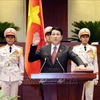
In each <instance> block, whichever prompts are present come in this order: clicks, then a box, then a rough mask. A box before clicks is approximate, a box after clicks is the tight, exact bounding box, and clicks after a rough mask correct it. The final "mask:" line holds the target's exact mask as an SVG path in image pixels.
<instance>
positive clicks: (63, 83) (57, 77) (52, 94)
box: [31, 72, 96, 100]
mask: <svg viewBox="0 0 100 100" xmlns="http://www.w3.org/2000/svg"><path fill="white" fill-rule="evenodd" d="M94 78H96V74H94V73H85V72H84V73H39V74H32V75H31V79H32V80H33V82H34V84H40V83H41V84H42V88H43V96H44V100H81V96H82V90H83V84H84V82H86V81H89V80H93V79H94Z"/></svg>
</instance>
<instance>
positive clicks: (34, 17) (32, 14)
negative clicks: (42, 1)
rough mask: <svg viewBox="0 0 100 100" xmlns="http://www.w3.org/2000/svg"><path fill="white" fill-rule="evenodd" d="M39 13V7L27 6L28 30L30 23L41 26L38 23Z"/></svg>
mask: <svg viewBox="0 0 100 100" xmlns="http://www.w3.org/2000/svg"><path fill="white" fill-rule="evenodd" d="M39 12H40V7H39V6H35V7H33V6H32V5H31V4H29V12H28V29H29V27H30V25H31V23H32V22H33V23H36V24H39V25H40V24H41V23H40V18H39V16H38V14H39Z"/></svg>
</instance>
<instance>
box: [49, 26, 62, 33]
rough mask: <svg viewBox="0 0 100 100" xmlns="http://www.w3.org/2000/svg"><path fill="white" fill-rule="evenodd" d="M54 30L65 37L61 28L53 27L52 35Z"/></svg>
mask: <svg viewBox="0 0 100 100" xmlns="http://www.w3.org/2000/svg"><path fill="white" fill-rule="evenodd" d="M53 30H57V31H60V33H61V35H63V30H62V29H61V28H60V27H53V28H52V29H51V31H50V35H51V33H52V31H53Z"/></svg>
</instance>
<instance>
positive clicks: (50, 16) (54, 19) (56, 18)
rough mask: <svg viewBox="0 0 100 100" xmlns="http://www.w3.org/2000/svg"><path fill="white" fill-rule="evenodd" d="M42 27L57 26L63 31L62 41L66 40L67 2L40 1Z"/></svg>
mask: <svg viewBox="0 0 100 100" xmlns="http://www.w3.org/2000/svg"><path fill="white" fill-rule="evenodd" d="M42 4H43V16H44V26H45V27H46V26H58V27H61V28H62V30H63V31H64V37H63V40H67V39H68V33H67V31H68V25H67V24H68V10H67V9H68V0H42Z"/></svg>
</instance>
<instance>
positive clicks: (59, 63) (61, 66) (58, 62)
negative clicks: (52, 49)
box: [56, 58, 65, 73]
mask: <svg viewBox="0 0 100 100" xmlns="http://www.w3.org/2000/svg"><path fill="white" fill-rule="evenodd" d="M56 59H57V61H58V63H59V65H60V67H61V69H62V70H63V73H64V72H65V70H64V68H63V66H62V65H61V63H60V62H59V59H58V58H56Z"/></svg>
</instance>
